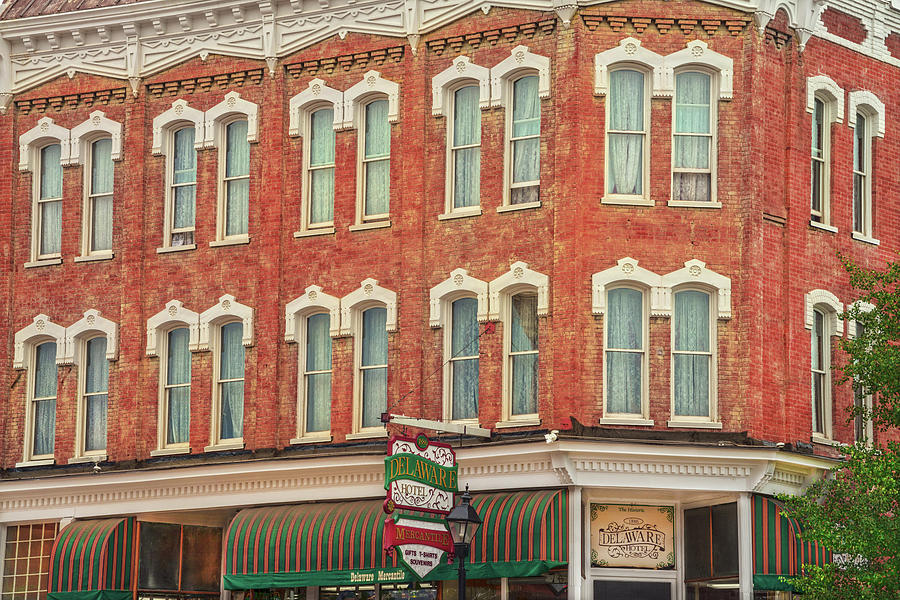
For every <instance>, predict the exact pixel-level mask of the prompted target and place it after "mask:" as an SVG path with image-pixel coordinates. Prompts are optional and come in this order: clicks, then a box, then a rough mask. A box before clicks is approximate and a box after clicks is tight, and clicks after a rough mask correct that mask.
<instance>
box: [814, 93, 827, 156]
mask: <svg viewBox="0 0 900 600" xmlns="http://www.w3.org/2000/svg"><path fill="white" fill-rule="evenodd" d="M824 122H825V103H824V102H822V101H821V100H819V99H818V98H816V99H815V103H814V105H813V117H812V156H813V158H822V157H823V156H824V151H825V145H824V144H823V131H824Z"/></svg>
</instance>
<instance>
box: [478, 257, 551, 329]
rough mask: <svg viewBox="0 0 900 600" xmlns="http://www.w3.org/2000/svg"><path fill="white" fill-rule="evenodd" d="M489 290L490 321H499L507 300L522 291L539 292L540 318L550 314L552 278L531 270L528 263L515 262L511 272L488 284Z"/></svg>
mask: <svg viewBox="0 0 900 600" xmlns="http://www.w3.org/2000/svg"><path fill="white" fill-rule="evenodd" d="M488 290H489V291H490V304H489V308H488V320H489V321H499V320H500V314H501V312H502V308H503V304H504V302H505V301H506V300H505V299H506V298H509V297H510V296H512V295H514V294H517V293H519V292H521V291H534V292H537V296H538V301H537V314H538V316H539V317H546V316H547V315H548V314H550V278H549V277H548V276H547V275H544V274H543V273H538V272H537V271H532V270H531V269H529V268H528V263H525V262H522V261H517V262H514V263H513V264H512V265H510V267H509V271H507V272H506V273H504V274H503V275H500V276H499V277H497V278H496V279H494V280H493V281H491V282H490V283H489V284H488Z"/></svg>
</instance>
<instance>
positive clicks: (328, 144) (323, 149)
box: [309, 108, 334, 167]
mask: <svg viewBox="0 0 900 600" xmlns="http://www.w3.org/2000/svg"><path fill="white" fill-rule="evenodd" d="M333 123H334V109H331V108H323V109H320V110H317V111H316V112H314V113H313V114H312V115H311V116H310V121H309V129H310V132H309V164H310V166H313V167H315V166H318V165H330V164H334V126H333Z"/></svg>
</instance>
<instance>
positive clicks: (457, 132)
mask: <svg viewBox="0 0 900 600" xmlns="http://www.w3.org/2000/svg"><path fill="white" fill-rule="evenodd" d="M480 143H481V108H480V99H479V89H478V86H477V85H467V86H466V87H464V88H460V89H458V90H456V92H454V94H453V145H454V146H468V145H471V144H480Z"/></svg>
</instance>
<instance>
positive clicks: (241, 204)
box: [225, 179, 250, 235]
mask: <svg viewBox="0 0 900 600" xmlns="http://www.w3.org/2000/svg"><path fill="white" fill-rule="evenodd" d="M226 193H227V194H228V197H227V200H226V208H225V211H226V212H225V235H241V234H245V233H247V219H248V215H249V212H250V180H249V179H236V180H233V181H229V182H228V183H227V192H226Z"/></svg>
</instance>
